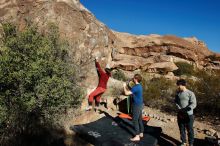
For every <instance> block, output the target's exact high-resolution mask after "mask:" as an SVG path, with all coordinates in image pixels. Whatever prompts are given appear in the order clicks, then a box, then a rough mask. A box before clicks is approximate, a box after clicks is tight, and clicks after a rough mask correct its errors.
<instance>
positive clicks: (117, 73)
mask: <svg viewBox="0 0 220 146" xmlns="http://www.w3.org/2000/svg"><path fill="white" fill-rule="evenodd" d="M112 77H113V78H114V79H117V80H120V81H127V80H128V79H127V77H126V76H125V74H124V73H123V72H122V71H121V70H120V69H117V70H114V71H113V73H112Z"/></svg>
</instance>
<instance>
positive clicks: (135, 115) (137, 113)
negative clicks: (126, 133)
mask: <svg viewBox="0 0 220 146" xmlns="http://www.w3.org/2000/svg"><path fill="white" fill-rule="evenodd" d="M142 109H143V105H134V104H133V105H132V122H133V125H134V129H135V135H139V134H140V133H143V132H144V124H143V121H142Z"/></svg>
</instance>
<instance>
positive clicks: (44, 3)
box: [0, 0, 220, 88]
mask: <svg viewBox="0 0 220 146" xmlns="http://www.w3.org/2000/svg"><path fill="white" fill-rule="evenodd" d="M0 22H13V23H15V24H16V25H17V26H18V28H19V29H20V30H22V29H24V27H25V26H26V25H27V24H30V23H31V24H34V25H36V26H38V28H39V31H41V32H42V33H47V30H48V29H47V27H48V24H50V23H54V24H55V25H57V26H58V28H59V32H60V35H61V37H62V38H63V39H66V40H68V42H69V43H70V45H71V48H72V49H71V51H72V53H73V54H74V55H73V59H74V60H76V61H77V62H78V64H79V65H80V66H81V68H82V70H81V72H82V73H81V75H82V78H84V79H85V81H84V83H85V85H87V87H86V88H90V85H91V86H93V85H94V84H97V80H94V77H96V72H95V67H94V62H93V60H94V58H95V56H99V57H100V58H103V59H104V61H103V62H102V63H101V66H102V67H104V66H105V65H106V64H107V63H109V64H110V65H111V66H112V67H114V68H121V69H124V70H126V71H134V70H137V69H142V70H144V71H149V72H152V71H154V72H160V71H161V70H163V71H164V70H165V71H166V72H172V71H173V70H175V69H177V67H176V66H175V62H178V61H185V62H188V63H192V64H195V65H197V66H198V67H210V66H211V67H210V68H213V69H216V66H215V63H216V62H214V63H213V61H220V59H219V58H220V54H216V53H213V52H211V51H209V50H208V48H207V47H206V45H205V43H204V42H202V41H200V40H198V39H197V38H195V37H192V38H179V37H176V36H171V35H165V36H161V35H156V34H152V35H131V34H128V33H120V32H115V31H112V30H110V29H109V28H107V27H106V26H105V25H104V24H103V23H101V22H100V21H98V20H97V19H96V18H95V16H94V15H93V14H92V13H91V12H90V11H89V10H87V9H86V8H85V7H84V6H83V5H82V4H81V3H80V2H79V0H52V1H51V0H1V2H0ZM210 56H212V57H213V56H215V57H214V60H213V59H212V60H211V59H210ZM216 58H217V60H216ZM218 59H219V60H218ZM219 68H220V67H219V64H218V65H217V69H219ZM87 83H90V84H89V85H88V84H87Z"/></svg>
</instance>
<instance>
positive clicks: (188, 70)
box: [173, 62, 195, 76]
mask: <svg viewBox="0 0 220 146" xmlns="http://www.w3.org/2000/svg"><path fill="white" fill-rule="evenodd" d="M175 64H176V66H177V67H178V69H177V70H175V71H174V72H173V73H174V75H175V76H181V75H187V76H192V75H194V74H195V70H194V67H193V65H191V64H189V63H186V62H176V63H175Z"/></svg>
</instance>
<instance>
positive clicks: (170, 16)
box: [80, 0, 220, 53]
mask: <svg viewBox="0 0 220 146" xmlns="http://www.w3.org/2000/svg"><path fill="white" fill-rule="evenodd" d="M80 2H81V3H82V4H83V5H84V6H85V7H86V8H87V9H88V10H90V11H91V12H92V13H93V14H94V15H95V16H96V18H97V19H98V20H100V21H101V22H103V23H104V24H106V25H107V26H108V27H109V28H110V29H113V30H116V31H119V32H128V33H131V34H137V35H138V34H143V35H148V34H159V35H167V34H170V35H176V36H179V37H191V36H195V37H197V38H198V39H199V40H202V41H204V42H205V43H206V45H207V46H208V48H209V49H210V50H211V51H214V52H217V53H220V0H80Z"/></svg>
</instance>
